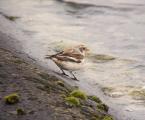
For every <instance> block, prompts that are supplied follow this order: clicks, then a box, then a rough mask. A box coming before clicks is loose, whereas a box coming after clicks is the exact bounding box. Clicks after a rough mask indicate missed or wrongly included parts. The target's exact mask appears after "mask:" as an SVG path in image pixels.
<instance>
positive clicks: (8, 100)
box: [4, 93, 20, 104]
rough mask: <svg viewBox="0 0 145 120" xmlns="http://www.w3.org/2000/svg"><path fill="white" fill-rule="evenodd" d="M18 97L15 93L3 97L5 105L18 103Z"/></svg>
mask: <svg viewBox="0 0 145 120" xmlns="http://www.w3.org/2000/svg"><path fill="white" fill-rule="evenodd" d="M19 98H20V97H19V95H18V94H17V93H12V94H9V95H7V96H5V97H4V100H5V103H6V104H15V103H18V102H19Z"/></svg>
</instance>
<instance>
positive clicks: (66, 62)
mask: <svg viewBox="0 0 145 120" xmlns="http://www.w3.org/2000/svg"><path fill="white" fill-rule="evenodd" d="M87 51H89V49H88V48H87V47H86V46H85V45H77V46H75V47H73V48H69V49H66V50H63V51H61V52H59V53H56V54H53V55H46V57H45V58H46V59H51V60H52V61H53V62H54V63H55V64H56V65H57V66H58V67H59V68H60V70H61V71H62V74H63V75H66V76H68V75H67V74H66V73H65V71H64V70H66V71H68V72H69V73H70V74H71V75H72V76H73V78H72V79H74V80H77V81H79V80H78V79H77V78H76V76H75V75H74V74H73V71H75V70H79V69H81V67H82V66H83V63H84V59H85V56H86V53H87Z"/></svg>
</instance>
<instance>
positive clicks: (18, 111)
mask: <svg viewBox="0 0 145 120" xmlns="http://www.w3.org/2000/svg"><path fill="white" fill-rule="evenodd" d="M16 111H17V115H25V114H26V112H25V111H24V110H23V109H22V108H18V109H17V110H16Z"/></svg>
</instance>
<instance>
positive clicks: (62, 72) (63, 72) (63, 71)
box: [59, 67, 68, 76]
mask: <svg viewBox="0 0 145 120" xmlns="http://www.w3.org/2000/svg"><path fill="white" fill-rule="evenodd" d="M59 68H60V67H59ZM60 70H61V71H62V74H63V75H66V76H68V75H67V74H66V73H65V72H64V70H63V69H61V68H60Z"/></svg>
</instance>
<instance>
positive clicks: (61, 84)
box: [56, 80, 65, 87]
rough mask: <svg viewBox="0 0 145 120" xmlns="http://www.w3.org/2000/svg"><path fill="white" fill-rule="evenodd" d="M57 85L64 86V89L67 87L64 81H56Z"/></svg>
mask: <svg viewBox="0 0 145 120" xmlns="http://www.w3.org/2000/svg"><path fill="white" fill-rule="evenodd" d="M56 84H57V85H59V86H62V87H64V86H65V85H64V81H61V80H58V81H56Z"/></svg>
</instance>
